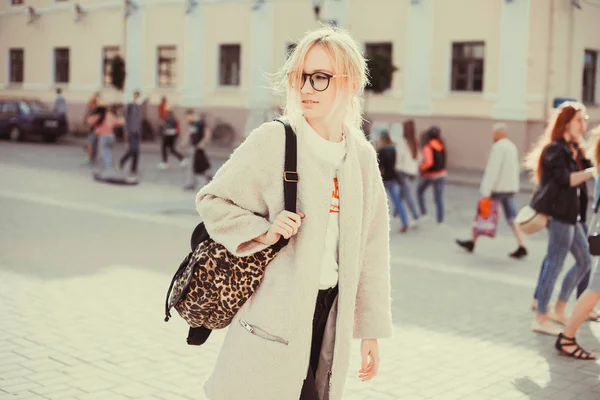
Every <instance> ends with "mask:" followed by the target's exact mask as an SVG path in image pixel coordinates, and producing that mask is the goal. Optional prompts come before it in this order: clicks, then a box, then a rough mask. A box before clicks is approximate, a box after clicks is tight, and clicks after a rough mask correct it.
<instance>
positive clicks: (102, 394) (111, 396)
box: [73, 390, 130, 400]
mask: <svg viewBox="0 0 600 400" xmlns="http://www.w3.org/2000/svg"><path fill="white" fill-rule="evenodd" d="M73 399H76V400H126V399H130V397H127V396H122V395H120V394H117V393H114V392H111V391H108V390H101V391H98V392H94V393H82V394H79V395H77V396H75V397H73Z"/></svg>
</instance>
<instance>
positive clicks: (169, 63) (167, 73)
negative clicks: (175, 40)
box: [157, 46, 177, 87]
mask: <svg viewBox="0 0 600 400" xmlns="http://www.w3.org/2000/svg"><path fill="white" fill-rule="evenodd" d="M157 68H158V86H159V87H173V86H175V83H176V79H177V47H176V46H159V47H158V66H157Z"/></svg>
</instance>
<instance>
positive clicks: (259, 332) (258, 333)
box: [240, 319, 289, 346]
mask: <svg viewBox="0 0 600 400" xmlns="http://www.w3.org/2000/svg"><path fill="white" fill-rule="evenodd" d="M240 325H242V327H243V328H244V329H245V330H247V331H248V332H250V333H251V334H253V335H254V336H258V337H260V338H262V339H266V340H270V341H272V342H278V343H281V344H283V345H286V346H287V345H288V344H289V342H288V341H287V340H285V339H283V338H281V337H279V336H275V335H271V334H270V333H269V332H267V331H265V330H264V329H261V328H259V327H258V326H255V325H250V324H249V323H248V322H246V321H244V320H242V319H240Z"/></svg>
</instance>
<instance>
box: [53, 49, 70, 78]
mask: <svg viewBox="0 0 600 400" xmlns="http://www.w3.org/2000/svg"><path fill="white" fill-rule="evenodd" d="M65 50H66V53H65V54H66V55H67V57H66V74H65V75H66V79H65V80H60V79H59V78H60V76H59V75H60V72H59V68H58V67H59V63H58V61H59V58H58V57H57V56H58V53H59V52H60V51H65ZM53 55H54V60H53V61H54V62H53V66H54V83H55V84H57V85H68V84H69V83H70V81H71V48H70V47H55V48H54V53H53Z"/></svg>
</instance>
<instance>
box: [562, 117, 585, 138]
mask: <svg viewBox="0 0 600 400" xmlns="http://www.w3.org/2000/svg"><path fill="white" fill-rule="evenodd" d="M586 129H587V115H585V112H584V111H577V113H575V115H574V116H573V118H572V119H571V121H570V122H569V124H568V125H567V133H568V134H569V135H570V136H572V137H573V138H578V137H579V136H581V135H583V133H584V132H585V131H586Z"/></svg>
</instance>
